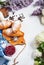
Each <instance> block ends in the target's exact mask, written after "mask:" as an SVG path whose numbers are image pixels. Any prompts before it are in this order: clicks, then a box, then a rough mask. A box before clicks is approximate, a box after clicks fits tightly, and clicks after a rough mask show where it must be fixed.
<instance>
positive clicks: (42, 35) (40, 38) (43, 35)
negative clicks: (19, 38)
mask: <svg viewBox="0 0 44 65" xmlns="http://www.w3.org/2000/svg"><path fill="white" fill-rule="evenodd" d="M35 40H36V41H37V42H39V43H40V42H44V31H43V32H41V33H40V34H38V35H37V36H36V37H35Z"/></svg>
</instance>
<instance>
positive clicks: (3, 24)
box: [0, 20, 12, 30]
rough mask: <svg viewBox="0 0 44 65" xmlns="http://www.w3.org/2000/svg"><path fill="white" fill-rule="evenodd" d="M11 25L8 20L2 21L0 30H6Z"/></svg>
mask: <svg viewBox="0 0 44 65" xmlns="http://www.w3.org/2000/svg"><path fill="white" fill-rule="evenodd" d="M11 25H12V22H11V21H10V20H2V21H1V22H0V29H1V30H2V29H6V28H8V27H10V26H11Z"/></svg>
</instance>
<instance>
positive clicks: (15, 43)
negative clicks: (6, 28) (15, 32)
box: [2, 34, 25, 46]
mask: <svg viewBox="0 0 44 65" xmlns="http://www.w3.org/2000/svg"><path fill="white" fill-rule="evenodd" d="M2 35H3V37H4V38H5V39H6V40H7V41H8V42H9V43H10V44H12V45H14V46H15V45H24V44H25V40H24V37H23V36H20V37H18V39H17V40H16V41H15V40H14V37H9V36H7V35H5V34H2Z"/></svg>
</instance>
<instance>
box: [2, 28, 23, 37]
mask: <svg viewBox="0 0 44 65" xmlns="http://www.w3.org/2000/svg"><path fill="white" fill-rule="evenodd" d="M2 33H3V34H5V35H7V36H10V37H14V36H24V33H23V32H22V31H20V30H18V31H17V32H15V33H14V32H12V29H11V28H9V29H5V30H3V31H2Z"/></svg>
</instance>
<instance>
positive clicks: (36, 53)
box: [33, 49, 42, 58]
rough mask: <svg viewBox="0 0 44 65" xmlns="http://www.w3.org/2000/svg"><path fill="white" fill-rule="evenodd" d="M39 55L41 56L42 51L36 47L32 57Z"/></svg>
mask: <svg viewBox="0 0 44 65" xmlns="http://www.w3.org/2000/svg"><path fill="white" fill-rule="evenodd" d="M41 56H42V53H41V52H40V51H38V50H37V49H36V50H34V52H33V58H36V57H41Z"/></svg>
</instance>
